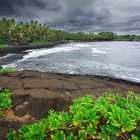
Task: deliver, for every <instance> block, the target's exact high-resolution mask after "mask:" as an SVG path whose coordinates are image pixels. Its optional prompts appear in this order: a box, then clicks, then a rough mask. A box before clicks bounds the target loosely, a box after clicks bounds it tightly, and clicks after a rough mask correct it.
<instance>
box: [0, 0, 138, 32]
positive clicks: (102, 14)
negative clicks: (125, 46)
mask: <svg viewBox="0 0 140 140" xmlns="http://www.w3.org/2000/svg"><path fill="white" fill-rule="evenodd" d="M3 16H6V17H15V18H16V19H17V20H30V19H38V20H39V21H41V22H43V23H47V24H49V26H51V27H56V28H60V29H64V30H67V31H85V32H101V31H113V32H117V33H136V34H140V0H133V1H132V0H116V1H114V0H4V1H2V2H0V17H3Z"/></svg>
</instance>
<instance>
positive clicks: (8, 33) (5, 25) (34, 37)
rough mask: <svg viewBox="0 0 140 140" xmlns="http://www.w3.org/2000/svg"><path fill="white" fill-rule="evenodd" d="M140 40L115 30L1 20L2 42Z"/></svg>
mask: <svg viewBox="0 0 140 140" xmlns="http://www.w3.org/2000/svg"><path fill="white" fill-rule="evenodd" d="M70 40H73V41H113V40H120V41H133V40H135V41H140V36H138V35H117V34H116V33H113V32H101V33H98V34H94V33H89V34H87V33H84V32H75V33H73V32H66V31H62V30H56V29H52V28H49V27H48V26H47V25H46V24H42V23H39V22H38V21H36V20H31V21H30V22H16V21H15V19H6V18H2V19H1V20H0V44H7V45H24V44H31V43H34V44H36V43H40V44H46V43H48V42H59V41H60V42H61V41H70Z"/></svg>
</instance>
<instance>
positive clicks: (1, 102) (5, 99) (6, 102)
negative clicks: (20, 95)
mask: <svg viewBox="0 0 140 140" xmlns="http://www.w3.org/2000/svg"><path fill="white" fill-rule="evenodd" d="M11 96H12V93H11V92H10V91H9V90H7V89H5V90H3V91H1V92H0V117H1V116H3V115H4V112H3V111H4V110H5V109H8V108H10V107H11V106H12V101H11V99H10V98H11Z"/></svg>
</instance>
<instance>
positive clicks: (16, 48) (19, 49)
mask: <svg viewBox="0 0 140 140" xmlns="http://www.w3.org/2000/svg"><path fill="white" fill-rule="evenodd" d="M64 43H67V42H65V41H64V42H57V43H50V44H36V45H19V46H9V47H6V48H0V57H2V56H4V55H6V54H8V53H19V52H22V51H26V50H31V49H41V48H52V47H55V46H56V45H59V44H64Z"/></svg>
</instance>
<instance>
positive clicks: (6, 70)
mask: <svg viewBox="0 0 140 140" xmlns="http://www.w3.org/2000/svg"><path fill="white" fill-rule="evenodd" d="M6 72H16V70H14V69H0V73H6Z"/></svg>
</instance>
